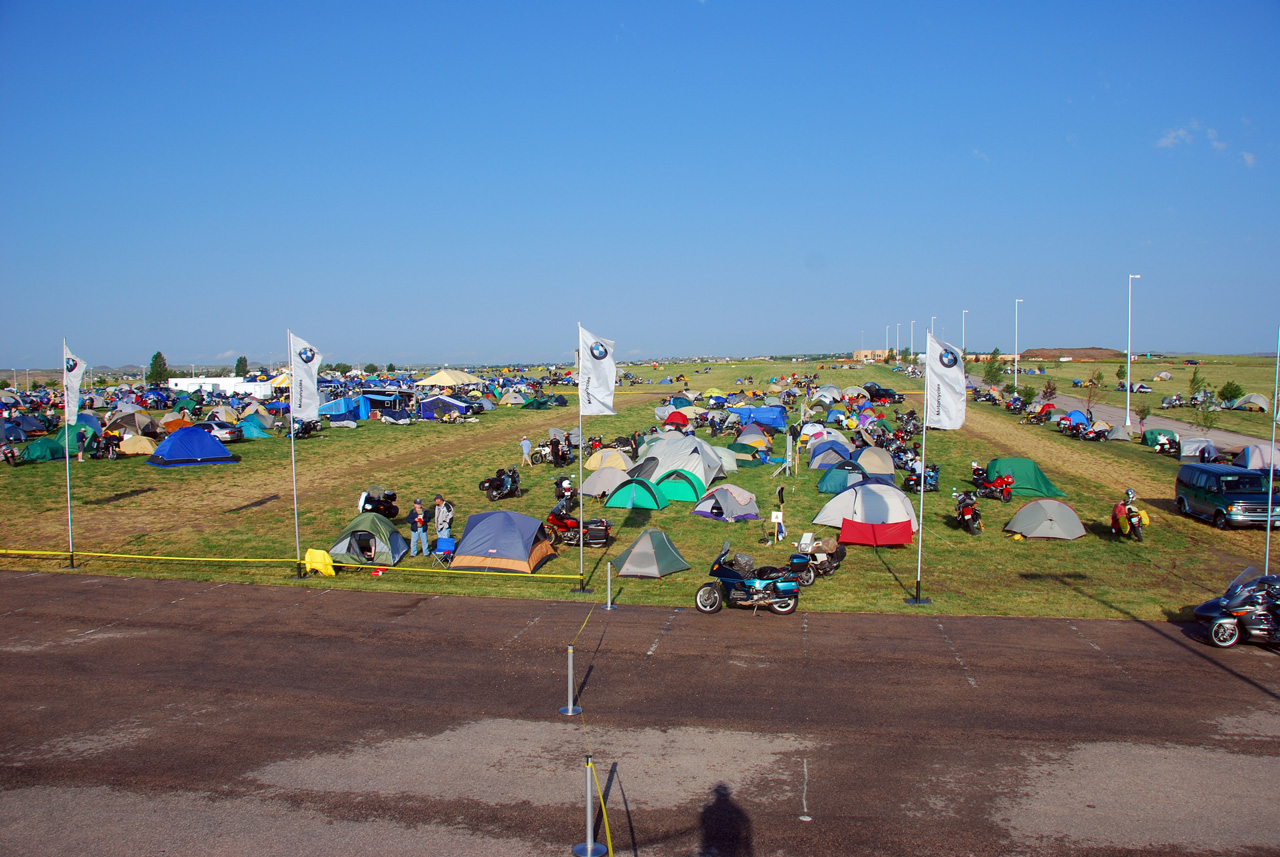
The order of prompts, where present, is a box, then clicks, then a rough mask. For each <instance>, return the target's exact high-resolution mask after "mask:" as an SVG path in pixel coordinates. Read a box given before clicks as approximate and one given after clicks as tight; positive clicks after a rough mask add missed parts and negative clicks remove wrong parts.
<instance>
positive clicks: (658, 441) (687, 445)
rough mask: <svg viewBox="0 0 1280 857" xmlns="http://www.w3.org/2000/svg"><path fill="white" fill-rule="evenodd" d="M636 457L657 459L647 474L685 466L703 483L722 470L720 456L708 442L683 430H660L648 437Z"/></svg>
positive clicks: (713, 479) (685, 468)
mask: <svg viewBox="0 0 1280 857" xmlns="http://www.w3.org/2000/svg"><path fill="white" fill-rule="evenodd" d="M636 458H637V459H638V460H639V461H641V462H643V460H644V459H645V458H656V459H658V463H657V466H656V467H655V469H654V471H652V473H651V474H650V475H652V474H653V473H656V474H662V473H666V472H667V471H668V470H687V471H689V472H690V473H692V474H694V475H695V476H697V477H698V478H699V479H701V480H702V484H703V485H710V484H711V483H712V482H713V481H715V480H716V479H718V478H721V477H723V476H724V473H725V470H724V465H723V464H721V463H720V456H719V454H718V453H717V452H716V451H715V448H714V447H713V446H711V444H709V443H707V442H706V441H705V440H702V439H701V438H696V437H687V436H685V435H682V434H675V433H671V434H663V435H659V436H658V437H656V438H654V439H652V440H650V441H647V442H646V444H645V446H644V447H643V448H642V449H641V450H640V451H639V452H638V453H637V454H636ZM637 466H639V465H637ZM632 475H635V474H634V473H633V474H632Z"/></svg>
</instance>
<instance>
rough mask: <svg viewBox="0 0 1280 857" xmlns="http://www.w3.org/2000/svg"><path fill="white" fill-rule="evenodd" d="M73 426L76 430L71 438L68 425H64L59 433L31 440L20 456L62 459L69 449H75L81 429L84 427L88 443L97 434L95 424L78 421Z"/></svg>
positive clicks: (49, 459) (39, 459)
mask: <svg viewBox="0 0 1280 857" xmlns="http://www.w3.org/2000/svg"><path fill="white" fill-rule="evenodd" d="M71 428H73V429H75V431H74V432H72V433H71V437H70V440H68V438H67V426H65V425H64V426H63V427H62V428H60V429H58V432H57V434H51V435H46V436H45V437H41V438H37V439H35V440H33V441H31V443H29V444H27V446H26V448H25V449H23V450H22V454H21V456H20V458H21V459H22V460H23V461H61V460H62V459H64V458H66V457H67V450H68V449H71V450H72V451H74V450H75V448H76V435H77V434H79V433H80V429H84V432H85V441H86V443H92V442H93V438H94V436H95V435H96V434H97V432H95V431H94V430H93V426H88V425H85V424H84V423H76V424H75V425H74V426H71Z"/></svg>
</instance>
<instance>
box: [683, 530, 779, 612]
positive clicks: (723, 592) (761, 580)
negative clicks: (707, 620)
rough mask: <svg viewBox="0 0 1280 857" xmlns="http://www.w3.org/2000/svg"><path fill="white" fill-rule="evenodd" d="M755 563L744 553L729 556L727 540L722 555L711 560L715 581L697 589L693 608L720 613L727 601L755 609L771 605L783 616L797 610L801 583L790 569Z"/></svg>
mask: <svg viewBox="0 0 1280 857" xmlns="http://www.w3.org/2000/svg"><path fill="white" fill-rule="evenodd" d="M754 566H755V561H754V560H752V558H751V557H749V556H747V555H745V554H734V556H733V558H732V559H729V542H728V540H726V541H725V543H724V547H722V548H721V549H720V554H719V556H717V557H716V558H715V561H714V562H712V563H711V571H710V572H709V574H710V575H711V576H712V577H714V578H715V580H713V581H711V582H709V583H704V584H702V586H700V587H699V588H698V593H697V595H695V596H694V599H693V604H694V607H696V608H697V609H698V612H699V613H708V614H709V613H719V612H720V608H721V607H723V606H724V604H725V602H726V601H727V602H728V603H729V604H731V605H736V606H738V607H750V608H752V609H753V610H754V609H759V608H761V607H768V608H769V609H770V610H771V611H773V612H774V613H778V614H780V615H786V614H788V613H794V612H796V606H797V605H798V604H799V603H800V584H799V582H797V580H796V578H795V576H794V575H793V574H792V573H791V571H790V570H789V569H781V568H774V567H772V566H767V565H766V566H763V567H761V568H755V567H754Z"/></svg>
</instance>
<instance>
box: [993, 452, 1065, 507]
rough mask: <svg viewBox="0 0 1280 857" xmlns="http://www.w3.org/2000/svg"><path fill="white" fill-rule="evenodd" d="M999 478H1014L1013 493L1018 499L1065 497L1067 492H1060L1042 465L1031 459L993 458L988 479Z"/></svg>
mask: <svg viewBox="0 0 1280 857" xmlns="http://www.w3.org/2000/svg"><path fill="white" fill-rule="evenodd" d="M997 476H1012V477H1013V493H1014V496H1017V497H1065V496H1067V494H1066V492H1065V491H1060V490H1058V488H1057V486H1055V485H1054V484H1053V483H1052V482H1050V481H1049V477H1047V476H1045V475H1044V471H1042V470H1041V469H1040V465H1038V464H1036V463H1035V462H1034V461H1032V460H1031V459H1030V458H993V459H991V462H990V463H989V464H987V478H989V479H995V478H996V477H997Z"/></svg>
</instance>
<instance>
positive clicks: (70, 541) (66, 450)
mask: <svg viewBox="0 0 1280 857" xmlns="http://www.w3.org/2000/svg"><path fill="white" fill-rule="evenodd" d="M66 355H67V340H66V339H63V340H62V413H63V414H64V415H65V414H68V413H70V411H69V410H68V409H67V404H68V402H67V397H68V393H67V356H66ZM76 398H77V399H79V398H80V392H79V389H78V388H77V390H76ZM74 410H75V411H76V412H79V410H80V402H79V401H77V402H76V403H75V408H74ZM63 422H64V423H67V421H66V419H63ZM63 437H65V438H66V443H64V444H63V445H62V460H63V462H64V463H65V464H66V469H67V555H68V557H69V562H68V564H67V568H75V567H76V539H75V529H74V527H73V526H72V524H71V423H67V424H66V425H65V426H64V427H63Z"/></svg>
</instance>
